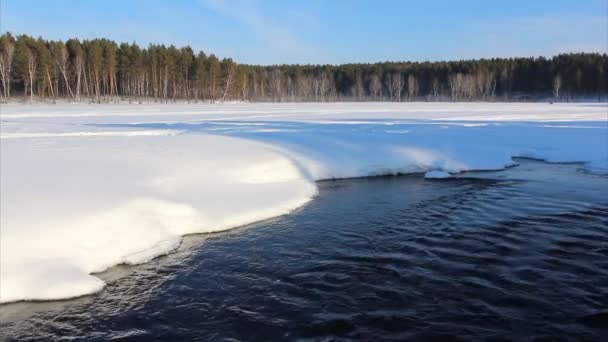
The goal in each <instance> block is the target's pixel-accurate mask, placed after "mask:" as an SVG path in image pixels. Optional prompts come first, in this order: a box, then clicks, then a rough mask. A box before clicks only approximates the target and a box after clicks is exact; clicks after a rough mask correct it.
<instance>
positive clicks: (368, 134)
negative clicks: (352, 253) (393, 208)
mask: <svg viewBox="0 0 608 342" xmlns="http://www.w3.org/2000/svg"><path fill="white" fill-rule="evenodd" d="M0 112H1V114H0V118H1V120H2V122H1V132H0V134H1V135H0V138H1V139H0V149H1V151H0V152H1V154H0V157H1V164H0V166H1V174H0V176H1V193H0V195H1V201H0V204H1V208H0V210H1V211H0V214H1V215H0V229H1V239H0V247H1V248H0V302H11V301H19V300H45V299H59V298H68V297H74V296H79V295H84V294H89V293H93V292H96V291H99V290H100V289H101V288H103V286H104V284H103V282H102V281H101V280H100V279H98V278H97V277H95V276H94V275H91V274H92V273H95V272H100V271H103V270H104V269H107V268H108V267H111V266H113V265H116V264H120V263H131V264H134V263H141V262H146V261H148V260H150V259H152V258H154V257H155V256H158V255H161V254H164V253H168V252H170V251H171V250H173V249H175V248H176V247H177V246H178V245H179V243H180V236H182V235H185V234H192V233H200V232H213V231H220V230H225V229H229V228H233V227H236V226H240V225H244V224H247V223H250V222H253V221H258V220H262V219H266V218H269V217H273V216H278V215H282V214H285V213H288V212H290V211H291V210H293V209H295V208H297V207H299V206H302V205H303V204H305V203H306V202H307V201H309V200H310V199H311V198H313V197H314V195H315V193H316V186H315V183H314V182H315V181H317V180H321V179H330V178H345V177H361V176H370V175H381V174H396V173H412V172H420V173H423V172H427V171H432V172H429V173H427V177H428V178H441V177H445V176H449V175H448V173H455V172H462V171H465V170H479V169H500V168H503V167H505V166H507V165H510V164H512V163H513V161H512V160H511V157H514V156H522V157H533V158H541V159H546V160H549V161H555V162H572V161H581V162H586V163H587V164H586V168H587V169H588V170H589V171H591V172H599V173H606V172H608V106H607V105H606V104H553V105H550V104H514V103H508V104H499V103H497V104H487V103H484V104H476V103H462V104H461V103H456V104H449V103H400V104H398V103H327V104H326V103H323V104H223V105H222V104H217V105H210V104H199V105H195V104H191V105H187V104H173V105H171V104H169V105H152V104H150V105H147V104H146V105H135V104H133V105H87V104H58V105H44V104H35V105H21V104H9V105H4V104H3V105H2V106H1V108H0ZM421 177H422V175H421Z"/></svg>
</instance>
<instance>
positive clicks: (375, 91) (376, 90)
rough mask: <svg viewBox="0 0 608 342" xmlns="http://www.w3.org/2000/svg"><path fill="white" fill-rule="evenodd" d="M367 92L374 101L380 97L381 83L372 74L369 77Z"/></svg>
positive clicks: (378, 78) (376, 76)
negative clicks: (368, 91)
mask: <svg viewBox="0 0 608 342" xmlns="http://www.w3.org/2000/svg"><path fill="white" fill-rule="evenodd" d="M369 90H370V92H371V95H372V97H373V99H374V100H375V99H376V98H378V95H380V91H381V90H382V83H380V77H378V75H376V74H374V75H372V76H371V78H370V80H369Z"/></svg>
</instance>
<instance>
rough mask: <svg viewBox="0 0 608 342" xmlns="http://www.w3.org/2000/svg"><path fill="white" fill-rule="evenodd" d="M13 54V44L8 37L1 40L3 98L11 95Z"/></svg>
mask: <svg viewBox="0 0 608 342" xmlns="http://www.w3.org/2000/svg"><path fill="white" fill-rule="evenodd" d="M14 54H15V45H14V44H13V43H12V42H11V41H9V40H8V39H7V40H6V41H3V42H2V46H0V78H2V91H3V96H4V98H5V99H8V98H9V97H10V96H11V68H12V65H13V56H14Z"/></svg>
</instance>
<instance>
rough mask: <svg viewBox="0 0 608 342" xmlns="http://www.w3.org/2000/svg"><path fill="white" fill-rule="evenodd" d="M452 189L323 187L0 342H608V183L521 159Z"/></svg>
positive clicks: (129, 273)
mask: <svg viewBox="0 0 608 342" xmlns="http://www.w3.org/2000/svg"><path fill="white" fill-rule="evenodd" d="M519 162H520V163H521V164H520V166H518V167H513V168H510V169H508V170H505V171H501V172H484V173H468V174H465V175H462V178H459V179H451V180H446V181H429V180H424V179H422V178H421V176H419V175H418V176H403V177H385V178H372V179H356V180H342V181H328V182H321V183H319V187H320V194H319V196H318V198H316V199H315V200H314V201H312V202H311V203H310V204H308V205H307V206H305V207H303V208H301V209H300V210H298V211H296V212H294V213H292V214H290V215H287V216H284V217H280V218H276V219H273V220H269V221H265V222H262V223H258V224H255V225H251V226H248V227H245V228H241V229H236V230H233V231H230V232H225V233H221V234H214V235H198V236H190V237H187V238H185V239H184V243H183V244H182V247H181V248H180V249H179V250H178V251H177V252H176V253H174V254H171V255H169V256H166V257H162V258H158V259H156V260H155V261H153V262H151V263H148V264H145V265H139V266H131V267H127V266H119V267H115V268H113V269H111V270H110V271H108V272H106V273H104V274H102V275H101V276H102V278H103V279H104V280H106V281H107V282H108V287H107V288H106V289H105V290H104V291H102V292H101V293H99V294H97V295H93V296H87V297H83V298H79V299H75V300H69V301H62V302H47V303H16V304H10V305H4V306H1V307H0V311H1V314H0V319H1V321H2V322H1V326H0V328H1V331H0V336H2V337H3V338H5V339H18V340H22V339H28V338H31V339H47V340H51V339H59V338H66V339H77V340H78V339H82V340H102V339H103V340H105V339H125V340H143V341H147V340H153V339H163V340H231V341H235V340H258V341H267V340H296V339H305V340H343V339H361V340H404V339H415V340H432V339H435V340H454V339H457V340H474V339H475V340H476V339H492V340H496V339H498V340H547V341H553V340H573V341H577V340H592V341H601V340H604V341H608V311H607V310H608V178H606V177H605V176H597V175H591V174H588V173H585V172H584V171H582V170H581V166H580V165H577V164H545V163H541V162H535V161H529V160H519Z"/></svg>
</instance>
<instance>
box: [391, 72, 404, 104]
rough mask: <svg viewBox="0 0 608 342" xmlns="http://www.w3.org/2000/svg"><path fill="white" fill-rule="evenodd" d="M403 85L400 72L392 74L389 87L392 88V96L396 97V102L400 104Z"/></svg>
mask: <svg viewBox="0 0 608 342" xmlns="http://www.w3.org/2000/svg"><path fill="white" fill-rule="evenodd" d="M404 86H405V83H404V82H403V76H402V75H401V73H400V72H395V73H393V77H392V80H391V87H392V88H393V90H392V93H393V96H396V97H397V101H399V102H401V93H402V92H403V87H404Z"/></svg>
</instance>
